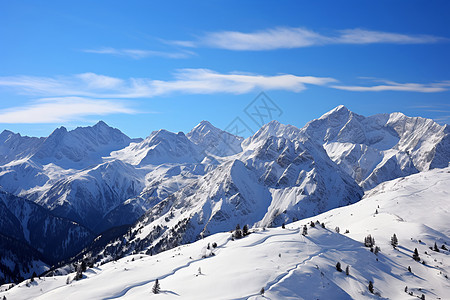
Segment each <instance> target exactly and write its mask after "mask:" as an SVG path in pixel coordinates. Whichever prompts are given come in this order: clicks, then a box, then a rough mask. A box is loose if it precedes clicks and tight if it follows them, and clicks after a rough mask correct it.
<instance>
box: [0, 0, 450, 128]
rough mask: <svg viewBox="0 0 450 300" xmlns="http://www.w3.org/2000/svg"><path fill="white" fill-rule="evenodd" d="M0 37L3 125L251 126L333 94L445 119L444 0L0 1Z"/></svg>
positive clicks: (447, 10)
mask: <svg viewBox="0 0 450 300" xmlns="http://www.w3.org/2000/svg"><path fill="white" fill-rule="evenodd" d="M0 41H1V42H0V66H1V67H0V129H1V130H3V129H9V130H12V131H15V132H20V133H21V134H24V135H32V136H46V135H48V134H50V133H51V132H52V131H53V130H54V129H55V128H56V127H59V126H61V125H64V126H66V127H68V128H69V129H71V128H74V127H76V126H86V125H92V124H94V123H96V122H97V121H98V120H104V121H105V122H106V123H108V124H109V125H111V126H114V127H117V128H119V129H121V130H122V131H123V132H124V133H126V134H128V135H129V136H131V137H146V136H148V135H149V134H150V133H151V131H153V130H157V129H160V128H165V129H168V130H171V131H175V132H178V131H184V132H187V131H189V130H190V129H191V128H192V127H194V126H195V125H196V124H197V123H199V122H200V121H202V120H209V121H210V122H211V123H213V124H214V125H215V126H217V127H219V128H222V129H230V130H232V128H235V127H236V126H239V127H240V128H243V130H241V134H242V135H244V136H248V135H249V134H251V132H253V131H255V130H257V129H258V127H259V125H260V123H261V120H262V121H264V122H265V121H269V120H270V119H277V120H279V121H280V122H282V123H288V124H292V125H295V126H298V127H301V126H303V125H304V124H305V123H306V122H308V121H310V120H311V119H314V118H317V117H319V116H320V115H322V114H323V113H325V112H327V111H329V110H331V109H332V108H334V107H336V106H337V105H340V104H343V105H345V106H347V107H348V108H349V109H350V110H352V111H354V112H356V113H359V114H362V115H366V116H367V115H372V114H376V113H390V112H395V111H400V112H403V113H405V114H406V115H409V116H423V117H427V118H432V119H434V120H436V121H437V122H439V123H441V124H444V123H449V122H450V99H449V96H450V2H448V1H376V3H375V1H374V2H370V3H369V1H283V2H280V1H278V2H275V1H215V0H212V1H159V3H157V2H156V1H2V2H0ZM261 92H264V93H265V94H262V95H263V96H264V97H268V98H269V99H270V100H268V99H267V98H264V97H262V96H261V97H259V98H258V95H261V94H260V93H261ZM255 99H256V100H255ZM270 107H272V109H270ZM246 108H247V109H246ZM268 108H269V110H267V109H268ZM246 112H247V113H246ZM258 114H259V116H258ZM235 125H236V126H235Z"/></svg>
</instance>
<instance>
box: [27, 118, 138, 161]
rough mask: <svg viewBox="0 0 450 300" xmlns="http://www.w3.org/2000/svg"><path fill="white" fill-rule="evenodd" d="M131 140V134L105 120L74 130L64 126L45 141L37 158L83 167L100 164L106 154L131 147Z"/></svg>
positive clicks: (35, 154) (39, 149) (39, 148)
mask: <svg viewBox="0 0 450 300" xmlns="http://www.w3.org/2000/svg"><path fill="white" fill-rule="evenodd" d="M130 142H132V140H131V139H130V138H129V137H128V136H126V135H125V134H123V133H122V132H121V131H120V130H118V129H115V128H112V127H109V126H108V125H106V123H104V122H103V121H100V122H98V123H97V124H95V125H94V126H88V127H78V128H76V129H74V130H71V131H67V129H66V128H65V127H63V126H62V127H60V128H58V129H56V130H55V131H53V133H52V134H50V136H48V137H47V138H46V139H45V140H44V141H43V142H42V144H41V145H40V146H39V147H38V149H37V151H36V152H35V153H34V155H33V159H36V160H38V161H39V162H41V163H43V164H47V163H50V162H51V163H56V164H60V165H62V166H64V167H71V168H73V167H75V168H80V167H81V168H83V167H86V166H88V165H90V164H92V163H95V162H97V163H98V162H99V160H100V159H101V158H102V157H103V156H107V155H109V153H111V151H115V150H119V149H122V148H124V147H126V146H128V145H129V144H130Z"/></svg>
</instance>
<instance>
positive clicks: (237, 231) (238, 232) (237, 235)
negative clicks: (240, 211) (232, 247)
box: [234, 224, 242, 239]
mask: <svg viewBox="0 0 450 300" xmlns="http://www.w3.org/2000/svg"><path fill="white" fill-rule="evenodd" d="M234 237H235V238H237V239H240V238H241V237H242V230H241V226H239V224H237V225H236V229H235V230H234Z"/></svg>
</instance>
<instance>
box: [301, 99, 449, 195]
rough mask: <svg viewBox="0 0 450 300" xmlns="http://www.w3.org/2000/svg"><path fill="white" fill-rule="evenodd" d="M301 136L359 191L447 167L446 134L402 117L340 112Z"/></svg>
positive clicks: (338, 109)
mask: <svg viewBox="0 0 450 300" xmlns="http://www.w3.org/2000/svg"><path fill="white" fill-rule="evenodd" d="M301 134H302V135H305V136H307V137H309V138H311V139H313V140H315V141H318V142H322V143H323V144H324V148H325V149H326V151H327V153H328V155H329V156H330V158H331V159H332V160H333V161H335V162H336V163H337V164H338V165H339V166H341V167H342V168H343V169H344V170H345V171H346V172H347V173H348V174H350V175H351V176H352V177H353V178H354V179H355V180H356V181H357V182H358V183H359V184H360V185H361V186H362V187H364V188H365V189H370V188H372V187H374V186H375V185H377V184H379V183H381V182H384V181H386V180H391V179H395V178H398V177H402V176H407V175H410V174H413V173H417V172H421V171H426V170H429V169H431V168H443V167H446V166H448V163H449V160H450V129H449V127H448V125H444V126H441V125H439V124H437V123H436V122H434V121H433V120H430V119H425V118H420V117H407V116H405V115H403V114H402V113H392V114H379V115H374V116H370V117H364V116H361V115H358V114H355V113H353V112H351V111H349V110H348V109H347V108H346V107H344V106H338V107H336V108H335V109H333V110H331V111H329V112H328V113H326V114H324V115H323V116H321V117H320V118H319V119H316V120H313V121H311V122H309V123H308V124H306V125H305V126H304V127H303V128H302V129H301Z"/></svg>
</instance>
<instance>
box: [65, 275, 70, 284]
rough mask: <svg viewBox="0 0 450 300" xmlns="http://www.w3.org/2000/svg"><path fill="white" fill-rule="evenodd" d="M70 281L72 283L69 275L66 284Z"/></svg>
mask: <svg viewBox="0 0 450 300" xmlns="http://www.w3.org/2000/svg"><path fill="white" fill-rule="evenodd" d="M69 283H70V276H67V279H66V284H69Z"/></svg>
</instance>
